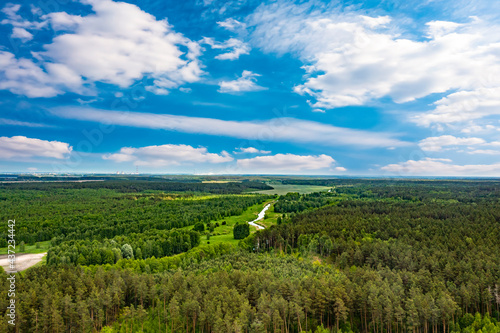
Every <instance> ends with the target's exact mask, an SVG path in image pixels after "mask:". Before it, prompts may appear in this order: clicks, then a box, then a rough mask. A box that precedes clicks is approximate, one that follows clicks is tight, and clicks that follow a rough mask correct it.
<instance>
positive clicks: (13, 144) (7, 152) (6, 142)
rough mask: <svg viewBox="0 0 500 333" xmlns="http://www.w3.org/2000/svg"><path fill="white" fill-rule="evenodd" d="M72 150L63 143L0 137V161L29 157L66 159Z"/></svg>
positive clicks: (18, 137)
mask: <svg viewBox="0 0 500 333" xmlns="http://www.w3.org/2000/svg"><path fill="white" fill-rule="evenodd" d="M72 150H73V148H72V147H71V146H70V145H69V144H67V143H64V142H60V141H46V140H40V139H32V138H27V137H25V136H13V137H10V138H9V137H5V136H2V137H0V159H19V158H21V159H25V158H31V157H47V158H56V159H64V158H67V157H68V155H69V154H70V153H71V151H72Z"/></svg>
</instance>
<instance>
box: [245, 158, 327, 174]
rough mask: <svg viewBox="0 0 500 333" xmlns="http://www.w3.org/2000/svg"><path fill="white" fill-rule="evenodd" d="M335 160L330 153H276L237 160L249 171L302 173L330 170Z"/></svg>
mask: <svg viewBox="0 0 500 333" xmlns="http://www.w3.org/2000/svg"><path fill="white" fill-rule="evenodd" d="M333 164H335V160H334V159H333V158H332V157H330V156H328V155H324V154H323V155H318V156H311V155H305V156H303V155H293V154H276V155H272V156H257V157H254V158H247V159H240V160H238V161H237V165H238V167H239V168H241V169H242V170H244V171H243V172H248V173H274V174H276V173H278V174H280V173H302V172H310V171H318V170H329V169H330V167H332V166H333Z"/></svg>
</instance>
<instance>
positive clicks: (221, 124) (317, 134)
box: [50, 107, 409, 148]
mask: <svg viewBox="0 0 500 333" xmlns="http://www.w3.org/2000/svg"><path fill="white" fill-rule="evenodd" d="M50 112H52V113H53V114H54V115H57V116H58V117H62V118H68V119H77V120H85V121H95V122H100V123H105V124H115V125H122V126H131V127H142V128H153V129H164V130H170V131H179V132H184V133H197V134H207V135H217V136H228V137H233V138H241V139H248V140H257V141H278V142H300V143H314V144H318V145H321V146H330V147H331V146H357V147H360V148H373V147H401V146H407V145H409V143H407V142H404V141H401V140H398V139H396V138H394V134H388V133H376V132H369V131H362V130H353V129H349V128H343V127H336V126H332V125H327V124H322V123H318V122H314V121H307V120H300V119H295V118H286V117H284V118H275V119H271V120H266V121H234V120H221V119H214V118H201V117H188V116H177V115H168V114H152V113H140V112H125V111H109V110H101V109H94V108H85V107H57V108H53V109H51V110H50Z"/></svg>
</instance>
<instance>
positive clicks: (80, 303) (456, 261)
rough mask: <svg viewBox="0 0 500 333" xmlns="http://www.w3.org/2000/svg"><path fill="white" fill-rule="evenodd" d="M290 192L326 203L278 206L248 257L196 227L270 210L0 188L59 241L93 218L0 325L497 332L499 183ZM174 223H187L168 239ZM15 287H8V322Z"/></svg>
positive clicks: (204, 199)
mask: <svg viewBox="0 0 500 333" xmlns="http://www.w3.org/2000/svg"><path fill="white" fill-rule="evenodd" d="M291 181H293V182H298V181H300V182H308V183H304V185H310V184H309V183H311V182H316V181H318V182H321V184H322V185H327V186H331V188H332V189H331V191H330V192H317V193H310V194H298V193H289V194H287V195H282V196H279V197H278V198H276V199H275V202H274V203H273V214H278V215H279V216H278V219H277V223H276V224H274V225H273V226H271V227H269V228H266V229H264V230H260V231H252V233H251V234H250V235H249V236H248V237H246V238H244V239H241V240H240V241H239V244H238V245H235V244H234V243H231V244H229V243H224V242H222V243H218V244H210V245H204V246H200V245H199V244H200V232H202V231H201V230H202V229H201V228H194V227H193V226H194V225H195V224H197V225H200V223H202V225H201V226H203V224H206V223H207V222H209V221H211V220H216V219H218V218H220V217H224V216H229V215H238V213H239V212H240V211H241V210H240V211H236V210H233V209H243V208H244V207H249V206H251V205H253V204H255V203H263V202H264V201H265V200H270V197H269V196H264V195H229V196H228V195H209V196H207V195H203V194H202V193H185V192H183V191H182V192H176V193H173V192H172V193H165V192H148V191H142V192H138V193H130V192H127V193H122V192H118V191H116V190H111V189H89V188H82V189H76V188H57V189H56V188H54V189H51V190H44V191H40V190H35V189H15V190H14V189H3V190H1V191H0V193H1V196H3V197H7V198H9V200H14V201H13V202H16V205H21V206H22V205H24V206H27V207H38V206H39V208H38V209H39V210H38V211H37V213H36V214H33V215H25V216H24V218H26V219H27V220H29V219H33V218H34V216H35V215H37V216H42V217H43V220H42V219H38V220H36V219H35V220H33V228H36V225H37V224H40V223H43V222H45V223H47V226H46V227H48V228H51V227H52V226H51V224H52V223H54V226H53V228H54V229H52V231H54V230H56V229H57V228H59V227H60V226H61V224H59V225H57V226H56V225H55V224H56V223H58V221H61V222H62V221H64V219H65V218H67V216H68V215H69V213H68V212H71V211H72V210H75V211H76V212H78V210H76V209H75V208H76V207H78V204H79V205H89V206H88V207H93V205H95V207H96V208H94V211H93V212H92V211H91V212H92V214H94V216H93V217H92V218H89V219H88V221H89V222H88V223H89V225H88V226H87V227H88V229H85V228H86V225H85V224H84V223H83V224H82V225H81V227H82V228H81V229H82V230H85V231H84V232H78V230H79V223H74V224H71V225H72V226H73V227H74V230H72V232H71V233H68V232H65V233H61V234H60V235H59V236H58V237H56V238H54V239H52V238H50V239H52V242H51V245H52V246H51V248H50V250H49V255H48V263H47V265H42V266H39V267H33V268H30V269H29V270H27V271H26V272H24V273H22V274H19V278H18V279H17V285H16V289H17V290H16V292H17V298H18V301H19V303H18V304H19V307H18V308H17V320H18V321H17V323H18V325H17V326H16V327H15V328H13V327H9V326H8V325H7V321H6V320H4V321H3V322H2V323H1V324H0V332H14V331H17V332H95V331H101V332H127V333H128V332H282V333H288V332H319V333H322V332H344V333H347V332H360V333H361V332H366V333H368V332H370V333H379V332H380V333H386V332H387V333H399V332H401V333H431V332H432V333H438V332H443V333H500V183H499V182H496V181H484V180H481V181H477V180H463V181H462V180H436V181H434V180H404V181H397V180H363V179H353V180H345V179H340V180H339V179H331V180H328V179H318V180H314V179H305V180H300V179H298V180H297V179H293V180H291ZM88 191H92V192H91V193H92V195H90V194H88V193H90V192H88ZM82 196H83V197H85V198H86V199H85V201H82V200H81V198H82ZM134 197H135V199H134ZM167 197H168V199H166V198H167ZM92 198H93V199H92ZM37 200H40V202H39V203H38V206H37V205H35V204H33V202H36V201H37ZM44 200H46V203H47V204H49V208H44V207H45V206H44ZM93 200H95V201H93ZM122 201H123V202H128V203H129V204H123V202H122ZM83 202H85V204H84V203H83ZM105 202H107V203H105ZM97 203H102V205H104V206H99V208H97V206H98V205H97ZM0 204H1V201H0ZM56 204H57V205H59V206H60V207H61V208H62V213H55V212H59V211H58V210H54V207H56ZM122 204H123V205H122ZM164 204H166V205H167V206H164ZM50 205H52V206H50ZM73 205H74V206H73ZM169 205H172V206H169ZM59 206H57V207H59ZM65 206H68V207H67V209H66V210H65V209H63V207H65ZM4 207H7V208H8V207H10V206H4ZM17 207H18V208H17V209H15V208H8V209H10V211H8V212H7V213H4V211H3V210H2V212H1V214H2V215H4V216H3V218H7V216H9V214H21V211H20V208H19V206H17ZM127 207H132V208H127ZM44 209H46V210H44ZM127 209H128V210H127ZM134 211H137V212H136V213H135V215H130V214H133V212H134ZM184 211H185V213H186V215H183V214H179V213H177V212H184ZM213 211H217V212H218V214H215V215H213V214H211V213H213ZM120 212H121V214H119V213H120ZM82 214H83V213H82ZM85 214H86V213H85ZM113 214H115V215H116V216H113ZM204 214H205V215H204ZM224 214H226V215H224ZM99 215H105V216H106V218H102V219H101V220H97V221H99V222H98V223H97V222H96V223H95V224H94V225H92V222H91V221H93V219H98V218H99ZM129 215H130V216H129ZM64 216H65V217H64ZM110 216H113V218H108V217H110ZM171 216H172V217H171ZM62 217H64V218H62ZM160 217H161V218H160ZM182 217H184V218H185V219H184V220H182ZM122 219H125V220H126V221H129V223H128V224H121V223H120V221H121V220H122ZM134 220H135V222H132V221H134ZM167 220H168V221H173V220H175V221H185V222H183V224H182V228H181V229H179V228H166V227H165V228H163V227H162V228H160V227H158V226H160V225H165V221H167ZM42 221H43V222H42ZM110 221H111V222H110ZM155 221H156V222H155ZM158 221H163V224H162V223H160V222H158ZM59 223H60V222H59ZM101 225H107V226H108V227H109V228H111V230H115V227H116V230H119V232H110V233H109V234H102V233H101V230H102V229H100V226H101ZM138 225H143V226H144V227H143V228H142V229H141V228H138V227H137V226H138ZM236 225H241V224H236ZM246 226H248V225H246ZM129 227H130V228H129ZM120 228H121V229H120ZM239 228H240V227H238V230H235V232H236V233H237V234H238V235H239V234H240V232H241V231H240V230H239ZM193 229H197V230H199V231H196V230H193ZM245 229H246V228H245ZM88 230H95V232H89V231H88ZM86 233H87V234H86ZM245 233H246V231H245ZM27 234H28V235H29V234H30V233H29V232H28V233H27ZM74 235H78V236H74ZM1 274H4V273H1V272H0V275H1ZM7 284H8V281H7V279H6V276H0V286H1V289H0V290H1V292H0V312H1V311H4V310H3V309H6V307H7V302H8V299H9V298H8V296H7V290H8V286H7Z"/></svg>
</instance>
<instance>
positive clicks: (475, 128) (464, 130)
mask: <svg viewBox="0 0 500 333" xmlns="http://www.w3.org/2000/svg"><path fill="white" fill-rule="evenodd" d="M490 131H500V128H499V127H496V126H493V125H484V126H481V125H470V126H467V127H464V128H462V129H461V130H460V132H462V133H467V134H470V133H481V132H490Z"/></svg>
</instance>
